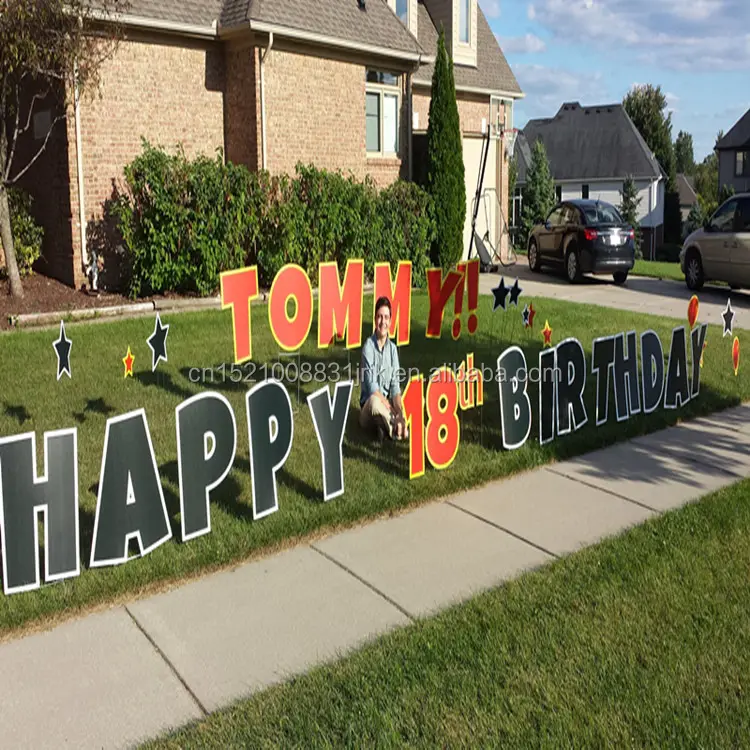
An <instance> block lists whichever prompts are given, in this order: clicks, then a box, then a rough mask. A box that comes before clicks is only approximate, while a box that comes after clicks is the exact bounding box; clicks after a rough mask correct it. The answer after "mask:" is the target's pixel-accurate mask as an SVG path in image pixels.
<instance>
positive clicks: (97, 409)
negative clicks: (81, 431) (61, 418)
mask: <svg viewBox="0 0 750 750" xmlns="http://www.w3.org/2000/svg"><path fill="white" fill-rule="evenodd" d="M114 411H115V410H114V407H112V406H110V405H109V404H108V403H107V402H106V401H105V400H104V399H103V398H90V399H89V400H88V401H86V405H85V406H84V407H83V411H80V412H73V418H74V419H75V421H76V422H78V424H83V423H84V422H85V421H86V415H87V414H101V415H102V416H104V417H108V416H109V415H110V414H113V413H114Z"/></svg>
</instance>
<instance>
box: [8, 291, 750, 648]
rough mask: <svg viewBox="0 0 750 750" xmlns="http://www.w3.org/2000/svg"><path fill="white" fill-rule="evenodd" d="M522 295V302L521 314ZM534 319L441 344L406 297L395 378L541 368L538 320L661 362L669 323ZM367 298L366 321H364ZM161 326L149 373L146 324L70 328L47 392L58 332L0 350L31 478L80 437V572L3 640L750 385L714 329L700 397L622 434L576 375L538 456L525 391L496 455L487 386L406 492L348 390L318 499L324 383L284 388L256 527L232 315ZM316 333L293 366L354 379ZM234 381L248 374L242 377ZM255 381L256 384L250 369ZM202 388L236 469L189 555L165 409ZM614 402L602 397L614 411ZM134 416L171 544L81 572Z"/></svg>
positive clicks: (545, 310)
mask: <svg viewBox="0 0 750 750" xmlns="http://www.w3.org/2000/svg"><path fill="white" fill-rule="evenodd" d="M530 301H532V298H524V297H522V298H521V304H522V305H523V304H524V302H530ZM533 303H534V307H535V309H536V310H537V317H536V321H535V328H534V332H533V333H531V332H528V331H525V330H524V329H523V327H522V324H521V314H520V310H516V308H515V307H510V309H509V311H508V312H506V313H505V314H502V313H501V312H500V311H499V312H498V313H496V314H495V315H494V316H493V314H492V312H491V307H490V303H489V301H488V299H487V298H482V300H481V307H480V311H479V318H480V322H479V329H478V333H477V335H476V336H474V337H472V338H468V337H467V338H465V339H462V340H461V341H459V342H454V341H453V340H452V339H450V335H449V333H448V325H447V324H446V326H445V330H444V333H443V339H442V340H440V341H435V340H430V339H426V338H425V336H424V322H425V321H426V318H427V301H426V299H425V297H424V296H423V295H415V298H414V304H413V310H412V321H413V326H412V336H411V345H410V346H409V347H408V348H405V349H403V350H402V352H401V362H402V366H404V367H407V368H408V367H414V366H418V367H419V368H420V369H421V370H422V371H423V372H429V370H430V369H431V368H432V367H435V366H438V365H441V364H444V363H453V362H460V361H461V360H462V359H463V358H464V357H465V356H466V354H467V353H469V352H474V354H475V364H476V366H477V367H480V368H481V367H482V366H483V365H486V366H487V367H491V368H493V369H494V367H495V363H496V361H497V357H498V355H499V354H500V353H501V352H502V351H503V349H504V348H505V347H506V346H508V345H509V344H511V343H514V344H518V345H520V346H521V348H522V349H523V350H524V351H525V354H526V357H527V361H528V363H529V366H530V367H531V366H534V364H535V363H536V362H537V357H538V352H539V350H540V348H541V345H542V336H541V328H542V327H543V325H544V321H545V320H549V322H550V325H551V326H552V328H553V342H558V341H561V340H562V339H563V338H566V337H571V336H574V337H577V338H578V339H579V340H580V341H581V342H582V344H583V346H584V348H585V350H586V356H587V359H588V361H589V362H590V345H591V341H592V340H593V339H594V338H596V337H599V336H603V335H607V334H613V333H617V332H620V331H625V330H633V329H635V330H637V331H639V332H642V331H645V330H647V329H649V328H652V329H654V330H655V331H656V332H657V333H658V334H659V336H660V337H661V340H662V342H663V344H664V347H665V359H666V355H668V349H669V342H670V332H671V329H672V327H673V325H681V324H682V321H671V320H667V319H661V318H655V317H653V316H648V315H636V314H634V313H631V312H628V313H620V312H617V311H614V310H610V309H603V308H599V307H593V306H587V305H578V304H574V303H570V302H560V301H553V300H547V299H543V298H537V299H533ZM371 306H372V301H371V299H366V300H365V310H366V311H368V310H370V309H371ZM163 320H164V322H165V323H169V324H170V325H171V328H170V331H169V338H168V340H167V345H168V353H169V362H168V363H167V364H166V365H165V364H164V363H161V364H160V365H159V368H158V370H157V371H156V372H155V373H152V372H151V357H150V350H149V349H148V347H147V345H146V339H147V338H148V336H150V334H151V333H152V331H153V318H150V317H147V318H137V319H129V320H120V321H117V322H109V321H108V322H102V323H98V324H94V323H80V324H71V325H69V326H68V327H67V328H66V331H67V334H68V338H70V339H71V340H72V342H73V347H72V350H71V365H72V372H73V378H72V380H69V379H68V378H67V377H63V378H62V379H61V380H60V381H59V382H58V381H56V380H55V374H56V358H55V353H54V351H53V348H52V342H53V341H54V340H55V339H56V338H57V336H58V331H57V330H47V331H34V332H31V331H28V332H19V333H15V334H11V335H8V336H4V337H2V338H1V339H0V382H2V384H3V387H2V392H1V393H0V435H1V436H5V435H12V434H17V433H22V432H28V431H32V430H33V431H35V432H36V438H37V446H38V449H37V470H38V471H39V473H40V474H41V472H42V471H43V450H42V447H43V443H42V434H43V432H44V431H46V430H55V429H62V428H66V427H73V426H75V427H76V428H77V430H78V457H79V483H80V495H79V502H80V508H81V510H80V528H81V555H82V559H83V565H82V573H81V575H80V576H79V577H77V578H74V579H68V580H66V581H61V582H58V583H54V584H51V585H46V586H43V587H42V588H41V589H40V590H37V591H32V592H27V593H22V594H14V595H12V596H2V597H0V637H4V636H8V635H10V634H13V633H15V632H17V631H19V630H20V629H22V628H27V627H29V626H30V625H31V624H40V625H44V624H49V623H50V622H53V621H56V619H59V618H64V617H69V616H72V615H74V614H76V613H78V612H81V611H83V610H86V609H88V608H91V607H93V606H96V605H101V604H106V603H108V602H112V601H115V600H123V599H127V598H132V597H136V596H139V595H142V594H144V593H145V592H147V591H152V590H154V589H155V588H156V587H158V586H159V585H163V584H165V583H169V582H172V581H175V580H179V579H182V578H185V577H188V576H195V575H199V574H202V573H205V572H208V571H211V570H214V569H218V568H220V567H223V566H227V565H229V564H232V563H236V562H239V561H242V560H245V559H249V558H250V557H252V556H254V555H257V554H259V553H265V552H269V551H272V550H274V549H276V548H278V547H279V546H282V545H286V544H291V543H295V542H296V541H299V540H301V539H304V538H307V537H309V536H310V535H314V534H317V533H320V532H321V531H324V530H326V531H327V530H332V529H335V528H342V527H347V526H351V525H354V524H355V523H357V522H359V521H362V520H365V519H371V518H375V517H378V516H381V515H385V514H388V513H392V512H398V511H400V510H402V509H404V508H407V507H410V506H415V505H417V504H419V503H423V502H426V501H428V500H430V499H433V498H436V497H440V496H445V495H448V494H451V493H454V492H458V491H461V490H463V489H466V488H468V487H471V486H475V485H478V484H482V483H484V482H487V481H489V480H492V479H496V478H499V477H503V476H506V475H509V474H512V473H515V472H518V471H522V470H525V469H530V468H533V467H535V466H538V465H541V464H544V463H547V462H550V461H554V460H556V459H565V458H568V457H570V456H572V455H577V454H580V453H583V452H586V451H590V450H593V449H596V448H599V447H602V446H604V445H607V444H611V443H613V442H615V441H617V440H622V439H626V438H628V437H632V436H636V435H639V434H643V433H644V432H648V431H653V430H655V429H659V428H662V427H664V426H667V425H669V424H673V423H674V422H675V421H677V420H678V419H680V418H688V417H691V416H696V415H699V414H705V413H708V412H711V411H715V410H718V409H721V408H724V407H728V406H731V405H734V404H737V403H739V402H741V401H743V400H748V399H750V375H748V374H746V372H747V371H746V370H745V369H744V368H743V369H741V370H740V375H739V377H735V376H734V373H733V371H732V366H731V341H730V340H729V339H723V338H722V336H721V329H720V328H719V327H716V326H712V327H711V328H710V329H709V333H708V338H707V342H708V348H707V350H706V355H705V367H704V369H703V370H702V371H701V372H702V378H701V393H700V397H699V398H698V399H697V400H695V401H693V402H690V403H689V404H688V405H687V406H685V407H684V408H683V409H680V410H668V411H665V410H659V411H657V412H654V413H653V414H651V415H648V416H644V415H640V416H635V417H633V418H632V419H631V420H629V421H628V422H626V423H623V424H619V425H618V424H617V423H616V421H615V415H614V408H611V409H610V421H609V422H608V424H606V425H604V426H602V427H601V428H599V429H596V428H595V426H594V421H595V420H594V395H595V394H594V388H595V386H594V380H593V378H592V377H591V375H590V373H589V374H588V375H587V394H586V398H587V408H588V413H589V423H588V425H587V426H586V427H584V428H583V429H582V430H580V431H579V432H577V433H574V434H572V435H568V436H564V437H560V438H558V439H557V440H555V441H554V442H553V443H550V444H548V445H545V446H540V445H539V442H538V438H537V430H538V411H537V409H538V398H537V391H536V387H535V385H534V384H531V385H530V386H529V394H530V397H531V402H532V404H533V408H534V420H533V428H532V434H531V436H530V438H529V441H528V442H527V444H526V445H525V446H524V447H523V448H521V449H520V450H517V451H512V452H509V451H504V450H503V449H502V440H501V430H500V410H499V403H498V394H497V391H496V388H493V387H492V385H493V384H487V386H486V389H485V404H484V407H483V408H482V409H476V410H473V411H469V412H466V413H464V414H463V415H462V421H463V424H462V439H461V446H460V449H459V452H458V456H457V458H456V461H455V463H454V464H453V465H452V466H451V467H450V468H449V469H448V470H446V471H435V470H433V469H431V468H428V470H427V473H426V475H425V476H423V477H421V478H419V479H417V480H414V481H410V480H409V477H408V446H407V445H406V444H395V443H386V444H385V445H384V446H382V447H378V445H377V444H376V443H374V442H372V441H371V440H370V439H368V437H367V436H365V435H364V434H363V433H362V432H361V430H360V428H359V425H358V420H357V415H358V403H359V388H358V387H355V389H354V394H353V397H352V410H351V413H350V416H349V421H348V426H347V434H346V437H345V440H344V446H343V451H344V466H345V481H346V492H345V494H344V495H343V496H341V497H339V498H337V499H335V500H333V501H331V502H329V503H323V502H322V484H323V480H322V473H321V464H320V454H319V451H318V448H317V441H316V438H315V434H314V429H313V426H312V422H311V420H310V417H309V412H308V409H307V406H306V403H305V396H306V394H308V393H310V392H311V391H313V390H316V389H317V388H319V387H320V384H316V383H312V384H309V385H306V386H303V387H301V390H300V392H299V394H298V393H297V390H296V386H290V391H291V395H292V399H293V403H294V405H295V410H296V414H295V425H294V444H293V447H292V451H291V454H290V456H289V459H288V460H287V463H286V465H285V466H284V468H283V470H282V471H280V472H279V475H278V479H279V493H278V498H279V506H280V510H279V512H278V513H275V514H273V515H271V516H268V517H266V518H264V519H262V520H259V521H257V522H254V521H253V520H252V510H251V508H252V502H251V494H250V476H249V460H248V438H247V428H246V418H245V406H244V394H245V393H246V391H247V390H248V389H249V388H250V387H251V386H252V383H247V382H241V383H232V382H230V380H229V377H228V372H229V370H228V368H227V370H226V372H227V377H226V378H223V377H222V376H221V375H220V371H219V370H217V369H216V368H217V367H218V366H219V365H220V363H222V362H231V360H232V356H233V355H232V333H231V316H230V314H229V313H228V312H220V311H210V312H200V313H182V314H174V315H165V316H164V319H163ZM252 326H253V346H254V355H255V358H256V360H255V362H256V364H257V365H258V366H260V365H261V364H262V363H264V362H265V363H273V362H275V361H277V359H278V355H277V352H278V350H277V347H276V346H275V344H274V342H273V340H272V338H271V335H270V332H269V329H268V319H267V308H266V307H264V306H257V307H254V308H253V322H252ZM315 330H316V323H315V322H314V323H313V329H312V334H313V335H312V336H311V337H310V341H309V343H308V344H306V345H305V347H304V348H303V350H302V353H301V359H302V361H307V362H311V363H313V364H319V366H321V367H327V368H328V369H327V372H328V374H329V375H331V374H333V369H334V366H333V365H334V364H336V365H338V368H339V370H341V371H343V370H344V368H345V367H346V366H347V363H350V364H351V366H353V367H355V368H356V365H357V363H358V361H359V350H354V351H352V352H347V351H346V350H344V349H343V348H342V347H341V346H339V347H337V348H336V349H334V350H332V351H329V352H321V351H319V350H318V349H317V348H316V341H315ZM128 346H130V347H131V349H132V352H133V354H134V355H135V370H136V375H135V377H134V378H127V379H124V378H123V372H124V367H123V364H122V358H123V357H124V356H125V353H126V351H127V348H128ZM191 368H214V369H213V372H214V373H215V375H214V382H213V383H211V382H208V381H206V382H202V383H193V382H191V380H190V372H191ZM239 374H240V375H241V376H243V377H245V376H247V375H250V374H251V373H250V369H249V368H248V369H244V370H243V371H242V372H240V373H239ZM255 376H256V377H259V376H261V375H260V372H259V371H258V370H256V373H255ZM202 390H216V391H219V392H222V393H223V394H224V395H225V396H226V397H227V398H228V399H229V401H230V403H231V404H232V406H233V408H234V410H235V414H236V417H237V425H238V446H237V456H236V459H235V464H234V469H233V470H232V472H231V473H230V475H229V476H228V477H227V479H226V480H225V482H224V483H223V484H222V485H221V486H220V487H219V488H217V489H216V490H215V491H214V492H213V493H212V497H211V500H212V502H211V529H212V530H211V533H210V534H208V535H206V536H204V537H201V538H199V539H195V540H193V541H191V542H188V543H186V544H182V543H181V542H179V541H178V540H179V538H180V524H179V487H178V472H177V464H176V434H175V419H174V410H175V408H176V407H177V406H178V405H179V404H180V403H181V402H182V401H183V400H184V399H185V398H188V397H190V396H192V395H194V394H195V393H198V392H201V391H202ZM610 400H611V399H610ZM141 407H143V408H145V410H146V414H147V417H148V424H149V427H150V431H151V436H152V441H153V445H154V450H155V454H156V459H157V463H158V466H159V470H160V476H161V479H162V483H163V486H164V494H165V499H166V502H167V506H168V511H169V517H170V521H171V524H172V530H173V539H172V540H171V541H169V542H167V543H166V544H164V545H162V546H161V547H159V548H158V549H156V550H154V551H153V552H152V553H151V554H149V555H148V556H146V557H145V558H141V559H133V560H131V561H130V562H128V563H127V564H126V565H121V566H117V567H113V568H98V569H93V570H90V569H88V567H87V565H88V559H89V555H90V549H91V538H92V533H93V524H94V511H95V507H96V490H97V483H98V480H99V472H100V465H101V459H102V449H103V444H104V434H105V425H106V420H107V418H109V417H114V416H117V415H119V414H123V413H125V412H128V411H131V410H134V409H138V408H141Z"/></svg>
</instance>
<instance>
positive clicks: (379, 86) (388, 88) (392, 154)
mask: <svg viewBox="0 0 750 750" xmlns="http://www.w3.org/2000/svg"><path fill="white" fill-rule="evenodd" d="M377 72H379V73H380V72H388V71H377ZM365 75H366V74H365ZM390 75H395V74H394V73H390ZM400 81H401V79H400V76H396V84H395V85H391V84H386V83H369V82H368V81H367V80H366V79H365V102H367V94H378V95H379V96H380V116H379V122H378V125H379V127H380V150H379V151H370V150H369V148H367V144H366V141H367V133H366V132H365V148H366V149H367V157H368V158H373V159H377V158H381V157H382V158H386V159H392V158H397V157H398V155H399V153H400V151H401V86H400ZM387 96H393V97H394V98H395V99H396V150H395V151H386V150H385V98H386V97H387ZM365 112H366V109H365ZM366 118H367V115H366V114H365V122H366Z"/></svg>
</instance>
